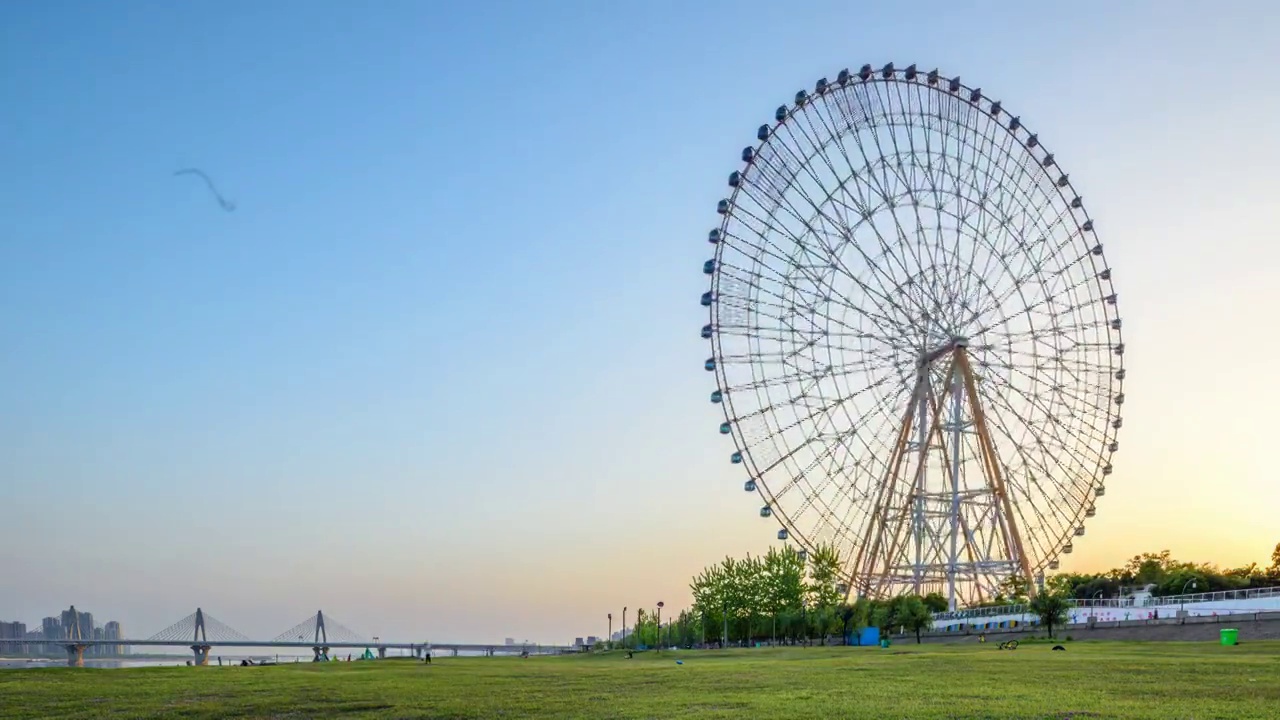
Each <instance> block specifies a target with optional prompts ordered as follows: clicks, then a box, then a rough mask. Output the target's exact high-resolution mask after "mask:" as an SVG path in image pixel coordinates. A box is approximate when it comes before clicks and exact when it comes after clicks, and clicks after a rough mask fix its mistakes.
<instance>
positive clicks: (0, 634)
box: [0, 620, 28, 655]
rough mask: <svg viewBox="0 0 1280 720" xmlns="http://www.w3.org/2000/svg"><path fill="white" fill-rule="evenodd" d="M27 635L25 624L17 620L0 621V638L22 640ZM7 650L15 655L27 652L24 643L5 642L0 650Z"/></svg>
mask: <svg viewBox="0 0 1280 720" xmlns="http://www.w3.org/2000/svg"><path fill="white" fill-rule="evenodd" d="M26 637H27V624H26V623H21V622H18V621H16V620H15V621H13V622H0V640H23V639H25V638H26ZM2 651H9V652H12V653H14V654H15V655H25V654H27V651H28V648H27V646H26V645H8V644H6V645H5V646H4V647H3V648H2V649H0V652H2Z"/></svg>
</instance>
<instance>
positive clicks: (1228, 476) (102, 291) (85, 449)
mask: <svg viewBox="0 0 1280 720" xmlns="http://www.w3.org/2000/svg"><path fill="white" fill-rule="evenodd" d="M1278 19H1280V12H1278V11H1277V10H1276V9H1275V8H1274V7H1272V6H1270V5H1267V4H1265V3H1253V4H1249V3H1239V4H1231V3H1226V4H1215V5H1214V6H1212V7H1208V6H1205V5H1203V4H1201V3H1189V2H1168V3H1165V2H1162V3H1154V2H1153V3H1092V4H1091V3H1087V2H1085V3H1073V4H1071V5H1070V9H1069V10H1068V9H1067V6H1065V5H1063V6H1050V5H1047V4H1046V5H1040V6H1038V7H1035V8H1028V7H1017V6H1012V7H1011V6H1009V5H1008V4H1006V3H976V4H975V5H974V6H973V7H968V8H965V9H961V8H960V6H958V5H956V4H954V3H936V4H933V3H924V4H917V5H914V6H911V8H910V9H907V7H906V6H894V7H888V6H884V7H882V6H878V5H867V6H856V5H851V4H848V3H834V2H833V3H783V4H779V3H757V2H743V3H729V2H698V3H685V2H650V3H630V4H624V3H609V2H570V1H568V0H565V1H561V2H543V3H532V2H527V3H517V2H505V3H493V2H489V3H480V2H477V3H470V4H468V5H467V6H466V7H465V8H464V7H463V5H462V4H461V3H459V4H456V5H455V6H453V7H450V6H449V5H447V4H445V3H436V2H426V1H423V2H379V3H375V4H372V5H370V4H359V3H354V2H320V1H318V0H316V1H308V2H285V1H282V0H281V1H273V2H219V3H214V2H190V3H180V4H179V3H163V2H125V3H115V4H110V5H108V4H103V3H69V2H53V1H50V2H40V3H37V2H25V3H8V4H5V5H4V7H3V8H0V165H2V166H3V167H5V168H6V172H4V173H2V174H0V217H2V218H3V219H4V220H3V222H0V269H2V270H0V272H3V275H2V277H3V282H0V377H3V378H4V380H3V381H2V382H0V504H2V505H3V507H4V511H3V513H4V517H5V520H4V521H3V522H0V567H3V568H4V571H3V573H0V618H4V619H14V618H17V619H22V620H25V621H27V622H28V623H30V622H33V621H38V620H39V618H40V617H41V616H43V615H45V614H49V613H51V612H52V611H53V610H55V609H57V608H59V607H65V606H66V605H67V604H69V603H71V602H74V603H75V604H77V606H80V607H86V608H89V609H91V610H92V611H93V612H95V614H96V615H97V616H99V617H107V616H110V617H115V618H119V619H121V621H122V622H124V623H125V624H126V626H127V628H129V629H131V628H134V627H136V628H138V632H139V633H140V634H141V633H144V632H151V631H155V630H159V629H160V628H162V627H164V626H165V625H167V624H168V622H169V621H171V620H174V619H177V618H179V617H182V616H183V615H185V614H187V613H189V612H191V610H192V609H193V608H194V607H195V606H196V605H197V604H200V605H202V606H203V607H204V608H205V609H206V610H207V611H209V612H210V613H212V614H213V615H215V616H217V617H219V618H220V619H222V620H224V621H226V622H228V623H230V624H231V625H233V626H237V627H239V628H240V629H241V630H244V631H245V632H249V633H251V634H255V635H257V634H262V635H266V634H269V633H270V632H271V631H273V630H279V629H283V628H287V627H289V626H290V625H292V624H293V623H294V622H296V621H297V620H300V619H301V618H302V617H303V616H305V615H306V614H307V613H309V612H314V610H315V609H316V607H317V606H319V607H323V608H324V609H325V611H326V612H327V613H332V615H333V616H334V617H336V618H338V619H340V620H341V621H342V622H343V623H345V624H346V625H348V626H350V627H352V628H354V629H356V630H362V631H364V632H366V633H367V634H370V635H372V634H381V635H382V636H383V637H389V636H392V635H398V634H407V635H412V636H415V637H423V636H426V637H431V638H434V639H438V640H447V639H454V640H491V639H501V638H502V637H503V636H507V635H520V636H522V637H529V638H531V639H539V640H547V641H552V640H566V639H569V638H572V637H573V636H575V635H583V634H588V633H592V632H597V633H602V632H603V630H604V627H603V617H604V614H605V613H606V612H609V611H613V612H614V614H615V617H616V616H617V614H618V613H619V612H620V610H621V607H622V606H623V605H628V606H630V607H631V608H633V609H634V608H635V607H637V606H639V605H641V604H645V605H652V603H654V602H656V601H657V600H660V599H665V600H666V602H667V603H668V605H669V606H672V605H674V606H679V605H682V604H684V603H685V602H687V589H686V584H687V578H688V577H689V575H691V574H692V573H693V572H695V571H696V570H697V569H699V568H700V567H701V566H702V565H704V564H706V563H708V562H712V561H714V560H715V559H717V558H719V557H722V556H723V555H724V554H726V553H732V554H742V553H743V552H746V551H748V550H750V551H760V550H762V549H763V548H765V547H767V545H768V543H769V541H770V540H771V539H772V533H773V529H774V528H773V526H772V525H768V524H767V523H764V522H763V521H760V520H759V518H757V517H755V509H756V503H755V502H754V501H753V500H752V499H750V498H748V497H746V496H745V495H744V494H743V493H742V492H741V480H742V478H741V477H740V476H739V475H738V473H736V472H735V471H734V469H733V468H731V467H730V466H729V465H728V463H727V462H725V459H726V457H727V455H728V453H729V451H730V449H731V448H730V447H729V446H728V445H727V442H726V441H725V440H724V439H723V438H721V437H720V436H719V435H717V434H716V432H715V427H716V425H717V424H718V422H719V419H718V418H717V415H716V413H715V411H714V409H713V408H712V407H710V406H709V405H708V404H707V403H706V397H707V392H708V391H709V390H710V389H711V387H710V382H711V381H710V380H709V378H708V376H707V375H706V374H705V373H703V372H702V370H701V368H700V366H701V363H702V360H703V359H704V358H705V356H706V348H705V345H704V342H703V341H701V340H699V339H698V337H697V330H698V328H699V327H700V325H701V324H702V322H703V319H702V317H703V315H702V313H701V312H700V311H701V308H699V307H698V306H697V298H698V295H699V294H700V293H701V292H702V290H703V289H704V288H703V285H704V278H703V276H702V275H701V273H700V271H699V268H700V265H701V262H702V261H703V260H704V259H705V256H706V255H707V245H706V243H705V241H704V238H705V234H706V231H707V229H709V228H710V227H711V226H712V224H713V223H714V222H715V220H716V217H715V214H714V205H715V201H716V200H717V199H719V198H720V197H721V196H722V195H723V194H724V190H725V187H724V184H725V177H726V175H727V174H728V172H729V171H730V170H732V169H734V168H735V167H736V164H737V163H736V161H737V156H738V153H739V151H740V149H741V147H742V146H743V145H745V144H748V142H750V140H751V139H752V138H753V137H754V132H755V128H756V126H757V125H759V124H760V123H761V122H764V121H765V120H767V119H768V118H769V117H770V116H771V114H772V109H773V108H774V107H775V106H776V105H777V104H779V103H780V102H785V101H786V100H787V99H788V98H789V97H790V96H791V95H792V94H793V93H794V92H795V91H796V90H797V89H800V88H803V87H810V86H811V85H812V83H813V81H814V79H816V78H817V77H819V76H823V75H828V76H834V74H835V72H836V71H838V70H839V69H840V68H842V67H857V66H859V65H861V64H862V63H863V62H872V63H874V64H877V65H878V64H881V63H883V62H884V61H886V60H895V61H896V62H898V63H899V65H905V64H907V63H910V62H916V63H919V64H920V65H921V66H922V67H933V66H938V67H940V68H942V69H943V71H944V72H947V73H952V74H955V73H958V74H960V75H962V76H963V77H965V79H966V80H972V81H973V82H974V83H975V84H979V85H981V86H982V87H983V88H984V89H985V90H987V91H988V92H991V93H994V94H996V95H997V96H1000V97H1002V98H1003V99H1004V100H1005V105H1006V107H1007V108H1008V109H1010V110H1013V111H1014V112H1015V113H1017V114H1020V115H1021V116H1022V118H1023V120H1024V122H1025V123H1026V124H1027V125H1028V126H1029V127H1033V128H1034V129H1036V130H1037V131H1038V132H1039V133H1040V135H1041V137H1042V139H1044V140H1045V141H1046V142H1047V143H1052V145H1053V147H1054V148H1055V151H1056V152H1057V155H1058V158H1059V160H1060V162H1061V164H1062V165H1063V167H1064V168H1066V169H1068V170H1069V171H1070V172H1071V173H1072V179H1073V181H1074V182H1076V186H1077V187H1079V188H1083V191H1084V193H1085V194H1086V197H1087V198H1088V200H1089V203H1090V208H1091V210H1092V212H1093V214H1094V215H1095V217H1097V218H1098V223H1099V233H1100V236H1101V237H1102V238H1103V239H1104V242H1106V243H1107V248H1108V257H1109V259H1111V262H1112V265H1113V267H1115V268H1117V284H1118V286H1119V287H1120V288H1121V293H1122V303H1121V305H1122V312H1123V313H1124V316H1125V328H1126V341H1127V343H1128V344H1129V346H1130V354H1129V355H1128V356H1127V359H1128V362H1129V364H1130V367H1131V368H1133V369H1132V370H1131V371H1130V383H1129V385H1128V386H1127V387H1126V392H1127V393H1128V395H1129V404H1128V405H1127V406H1126V426H1125V433H1124V435H1123V436H1122V440H1123V442H1124V443H1125V451H1126V452H1124V453H1122V455H1121V458H1120V460H1119V465H1118V468H1117V482H1116V483H1113V484H1112V485H1111V488H1112V490H1111V492H1110V493H1109V495H1108V497H1107V498H1106V502H1105V503H1100V504H1099V517H1098V519H1097V522H1096V524H1095V525H1093V526H1091V528H1092V529H1091V531H1090V536H1089V538H1088V540H1089V542H1087V543H1077V545H1078V549H1077V553H1076V554H1075V555H1074V556H1073V558H1072V562H1073V563H1076V566H1077V567H1086V568H1087V567H1093V566H1109V565H1111V564H1114V563H1115V562H1117V561H1119V560H1120V559H1122V558H1123V557H1126V556H1128V555H1130V554H1133V553H1135V552H1138V551H1140V550H1147V549H1153V550H1154V549H1159V548H1163V547H1170V548H1172V549H1173V550H1174V551H1175V553H1176V554H1179V555H1182V556H1188V557H1195V558H1204V559H1216V560H1218V561H1220V562H1223V563H1226V564H1231V563H1239V562H1248V561H1250V560H1262V559H1263V558H1265V557H1266V556H1267V555H1268V554H1269V549H1270V547H1271V546H1272V545H1274V543H1275V542H1276V541H1277V540H1280V537H1276V534H1275V523H1274V521H1270V523H1269V524H1268V520H1267V518H1268V517H1269V515H1268V513H1267V512H1264V511H1263V510H1262V509H1261V508H1266V507H1270V508H1274V507H1277V506H1280V491H1278V490H1277V489H1276V488H1277V485H1276V483H1275V482H1274V477H1275V471H1274V463H1269V462H1268V459H1269V458H1268V455H1267V453H1266V450H1265V448H1266V445H1267V443H1268V441H1269V440H1268V438H1269V434H1265V433H1268V427H1267V426H1268V424H1269V422H1270V419H1271V416H1272V415H1273V413H1272V412H1271V411H1270V409H1269V408H1270V407H1272V406H1274V403H1275V402H1276V401H1277V400H1280V397H1277V391H1276V390H1275V389H1274V388H1275V386H1274V383H1271V382H1270V381H1269V380H1268V379H1267V377H1268V375H1269V373H1268V371H1269V365H1270V361H1269V360H1268V358H1269V357H1274V356H1275V351H1276V350H1280V348H1278V347H1277V342H1278V341H1277V340H1276V339H1275V334H1274V333H1273V332H1269V331H1268V328H1269V327H1274V324H1275V321H1274V314H1273V313H1272V312H1271V310H1270V309H1271V308H1272V307H1274V305H1275V302H1276V301H1277V299H1280V297H1278V295H1280V291H1278V290H1277V288H1278V287H1280V284H1278V283H1277V270H1276V268H1277V267H1280V266H1278V265H1277V259H1278V258H1277V250H1276V249H1275V248H1276V246H1275V243H1274V238H1275V226H1276V224H1275V222H1276V210H1275V208H1276V207H1277V206H1276V204H1275V202H1274V168H1275V167H1277V166H1278V163H1280V142H1278V141H1277V140H1276V138H1275V135H1274V133H1273V132H1272V126H1273V124H1274V122H1275V117H1277V115H1278V114H1280V112H1278V111H1280V96H1278V94H1277V91H1276V90H1275V89H1274V87H1273V84H1272V83H1269V81H1268V80H1267V77H1266V75H1265V70H1264V69H1265V68H1267V67H1274V66H1275V63H1276V62H1277V61H1278V60H1280V46H1277V45H1276V44H1275V42H1274V37H1275V36H1276V33H1277V32H1278V31H1280V20H1278ZM190 166H195V167H199V168H201V169H203V170H204V171H206V172H208V173H209V174H210V175H211V176H212V177H213V178H214V180H215V182H216V183H217V184H218V186H219V189H220V190H221V191H222V193H223V194H224V195H226V196H228V197H229V198H231V199H233V200H235V202H236V203H237V209H236V210H235V212H233V213H226V212H223V211H222V210H220V209H219V208H218V206H217V203H216V202H215V200H214V199H213V197H212V196H211V195H210V194H209V193H208V192H207V190H206V189H205V188H204V187H203V186H202V185H201V184H200V182H199V181H198V180H196V179H194V178H192V177H174V176H173V172H174V171H175V170H177V169H179V168H182V167H190ZM1242 497H1243V498H1249V502H1246V503H1241V502H1240V501H1239V498H1242ZM1268 512H1269V511H1268ZM1270 517H1273V516H1270ZM596 625H600V627H596Z"/></svg>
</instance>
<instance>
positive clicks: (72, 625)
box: [62, 605, 93, 640]
mask: <svg viewBox="0 0 1280 720" xmlns="http://www.w3.org/2000/svg"><path fill="white" fill-rule="evenodd" d="M62 627H63V629H64V630H65V632H64V634H63V637H65V638H67V639H68V640H92V639H93V613H91V612H83V611H78V610H76V606H75V605H72V606H71V609H70V610H63V611H62Z"/></svg>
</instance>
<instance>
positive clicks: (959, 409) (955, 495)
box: [947, 362, 964, 612]
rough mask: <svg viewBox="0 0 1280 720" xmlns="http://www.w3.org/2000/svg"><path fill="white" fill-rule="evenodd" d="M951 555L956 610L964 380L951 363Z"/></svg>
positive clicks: (950, 597) (950, 588)
mask: <svg viewBox="0 0 1280 720" xmlns="http://www.w3.org/2000/svg"><path fill="white" fill-rule="evenodd" d="M949 379H950V380H951V388H950V389H951V523H950V524H951V555H950V557H949V558H948V564H947V609H948V610H950V611H951V612H955V609H956V572H957V563H958V562H959V560H960V559H959V557H958V555H959V547H958V546H959V544H960V443H961V438H960V433H961V430H962V429H963V424H964V416H963V406H962V402H961V398H962V395H963V393H964V379H963V378H961V377H960V366H959V364H958V363H956V362H952V363H951V375H950V377H949Z"/></svg>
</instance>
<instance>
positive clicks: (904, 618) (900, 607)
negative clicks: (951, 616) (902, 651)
mask: <svg viewBox="0 0 1280 720" xmlns="http://www.w3.org/2000/svg"><path fill="white" fill-rule="evenodd" d="M893 624H894V625H896V626H901V627H902V628H903V629H904V630H906V631H907V632H914V633H915V634H916V644H917V645H918V644H920V631H922V630H924V629H925V628H928V627H930V626H931V625H932V624H933V613H931V612H929V608H928V607H927V606H926V605H925V604H924V601H923V600H921V599H920V598H919V597H917V596H915V595H906V596H903V597H902V598H901V600H900V601H899V602H898V603H897V604H896V606H895V607H894V609H893Z"/></svg>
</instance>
